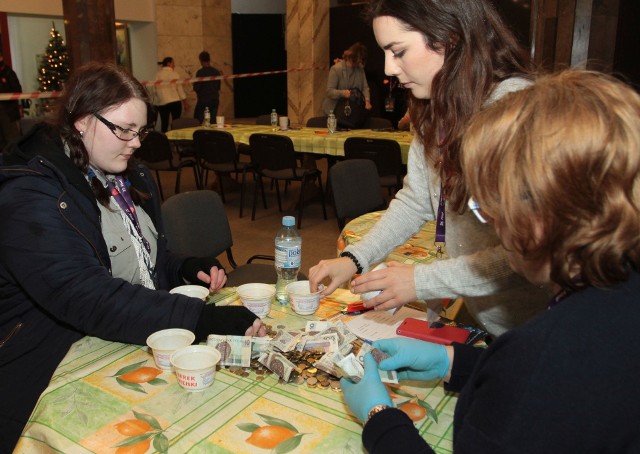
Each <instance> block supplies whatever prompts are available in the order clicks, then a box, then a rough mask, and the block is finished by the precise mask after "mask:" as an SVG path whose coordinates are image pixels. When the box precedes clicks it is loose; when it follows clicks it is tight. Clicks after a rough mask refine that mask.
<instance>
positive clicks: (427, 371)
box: [373, 338, 449, 380]
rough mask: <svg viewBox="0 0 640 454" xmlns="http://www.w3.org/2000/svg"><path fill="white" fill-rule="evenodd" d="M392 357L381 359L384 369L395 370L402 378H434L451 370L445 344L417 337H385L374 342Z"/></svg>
mask: <svg viewBox="0 0 640 454" xmlns="http://www.w3.org/2000/svg"><path fill="white" fill-rule="evenodd" d="M373 346H374V347H375V348H378V349H380V350H382V351H383V352H385V353H386V354H388V355H391V357H390V358H387V359H385V360H382V361H380V364H378V367H379V368H380V369H382V370H395V371H397V372H398V378H399V379H400V380H433V379H434V378H443V377H444V376H445V375H447V372H448V371H449V356H448V355H447V349H446V348H445V346H444V345H439V344H434V343H431V342H425V341H421V340H417V339H407V338H394V339H383V340H379V341H375V342H374V343H373Z"/></svg>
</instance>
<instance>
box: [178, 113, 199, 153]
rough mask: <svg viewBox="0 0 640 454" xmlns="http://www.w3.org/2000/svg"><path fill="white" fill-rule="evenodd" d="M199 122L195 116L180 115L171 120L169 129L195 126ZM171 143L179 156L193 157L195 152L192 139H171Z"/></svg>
mask: <svg viewBox="0 0 640 454" xmlns="http://www.w3.org/2000/svg"><path fill="white" fill-rule="evenodd" d="M198 126H200V122H199V121H198V120H197V119H196V118H189V117H180V118H176V119H175V120H172V121H171V129H184V128H197V127H198ZM171 143H172V144H173V145H174V146H175V147H176V152H177V153H178V154H179V155H180V156H181V157H183V158H184V157H190V158H192V157H194V156H195V155H196V152H195V150H194V148H193V140H181V139H179V140H172V141H171Z"/></svg>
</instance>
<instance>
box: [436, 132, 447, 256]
mask: <svg viewBox="0 0 640 454" xmlns="http://www.w3.org/2000/svg"><path fill="white" fill-rule="evenodd" d="M443 135H444V131H443V130H441V131H440V137H443ZM443 143H444V138H442V139H440V156H442V152H443V150H442V144H443ZM441 165H442V164H441ZM445 212H446V200H445V198H444V182H442V181H441V182H440V200H439V202H438V214H437V217H436V241H435V243H434V244H435V245H436V246H437V250H436V257H437V258H441V257H442V254H443V251H442V246H444V245H445V243H446V242H445V232H446V222H445Z"/></svg>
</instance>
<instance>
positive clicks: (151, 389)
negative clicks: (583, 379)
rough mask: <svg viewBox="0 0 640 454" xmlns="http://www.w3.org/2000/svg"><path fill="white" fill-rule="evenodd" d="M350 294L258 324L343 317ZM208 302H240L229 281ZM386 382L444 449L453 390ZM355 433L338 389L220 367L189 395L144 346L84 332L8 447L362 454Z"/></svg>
mask: <svg viewBox="0 0 640 454" xmlns="http://www.w3.org/2000/svg"><path fill="white" fill-rule="evenodd" d="M353 298H357V297H356V296H354V295H352V294H351V293H350V292H348V291H346V290H342V289H338V290H336V292H334V293H333V294H332V295H331V296H330V297H327V298H324V299H323V300H322V301H321V306H320V309H319V310H318V311H317V312H316V313H315V314H314V315H312V316H300V315H297V314H295V313H293V312H292V311H291V309H290V308H289V307H287V306H281V305H279V304H274V305H273V306H272V310H271V313H270V314H269V316H268V317H267V318H266V319H265V322H266V323H268V324H270V325H272V326H273V327H274V328H275V327H277V326H285V327H290V328H304V327H305V325H306V322H307V321H308V320H318V319H327V318H330V317H334V316H336V315H337V317H348V316H347V315H342V313H341V310H343V309H344V308H345V306H346V303H348V302H350V301H351V300H352V299H353ZM210 299H211V302H216V304H221V305H224V304H240V303H239V301H238V297H237V294H236V292H235V289H234V288H228V289H223V290H222V291H221V292H219V293H218V294H216V295H214V296H213V297H211V298H210ZM389 386H390V388H389V389H390V391H391V393H392V397H393V398H394V402H395V403H396V405H397V406H403V405H404V406H405V407H404V408H405V409H407V410H409V412H410V413H411V414H412V415H413V418H414V419H415V425H416V427H417V428H418V429H419V431H420V433H421V434H422V435H423V436H424V437H425V439H426V440H427V441H428V442H429V444H430V445H431V446H432V447H433V448H434V449H435V450H436V452H438V453H451V452H452V421H453V412H454V407H455V403H456V396H455V395H452V394H449V393H446V392H445V391H444V390H443V387H442V386H441V384H439V383H438V382H436V381H434V382H421V383H418V382H403V383H402V384H401V386H398V385H389ZM361 432H362V427H361V425H360V423H359V422H358V421H357V420H356V419H355V418H354V417H353V416H352V415H351V414H350V412H349V410H348V408H347V407H346V405H345V402H344V400H343V396H342V393H341V392H340V391H335V390H331V389H330V388H327V389H321V388H310V387H308V386H306V385H296V384H292V383H282V382H279V380H278V379H277V377H276V376H275V375H269V376H266V377H265V378H264V379H262V380H259V379H258V378H257V375H256V373H255V372H254V371H251V372H250V373H249V376H247V377H241V376H238V375H236V374H234V373H232V372H231V371H229V370H227V369H225V368H220V369H219V370H218V372H217V373H216V377H215V381H214V383H213V385H212V386H211V387H210V388H208V389H206V390H205V391H203V392H199V393H192V392H188V391H186V390H184V389H183V388H181V387H180V385H179V384H178V383H177V381H176V377H175V375H174V374H173V373H172V372H169V371H160V370H159V369H156V368H155V364H154V361H153V357H152V354H151V353H150V352H149V351H148V349H147V347H145V346H139V345H128V344H122V343H118V342H108V341H104V340H101V339H98V338H95V337H85V338H83V339H81V340H79V341H78V342H76V343H75V344H74V345H73V347H72V348H71V349H70V351H69V353H68V354H67V356H66V357H65V359H64V360H63V361H62V363H61V364H60V365H59V367H58V368H57V370H56V371H55V374H54V376H53V378H52V379H51V382H50V384H49V387H48V388H47V389H46V390H45V391H44V393H43V394H42V396H41V397H40V400H39V402H38V404H37V406H36V408H35V410H34V411H33V414H32V415H31V417H30V420H29V423H28V425H27V427H26V428H25V430H24V432H23V434H22V437H21V439H20V441H19V443H18V446H17V447H16V450H15V452H18V453H33V452H38V453H60V452H65V453H67V452H68V453H71V452H72V453H116V452H119V453H123V452H130V453H132V452H137V453H147V452H173V453H192V454H200V453H260V452H265V453H268V452H276V453H288V452H293V453H309V452H318V453H338V452H339V453H362V452H363V447H362V443H361V438H360V437H361ZM125 448H126V449H125Z"/></svg>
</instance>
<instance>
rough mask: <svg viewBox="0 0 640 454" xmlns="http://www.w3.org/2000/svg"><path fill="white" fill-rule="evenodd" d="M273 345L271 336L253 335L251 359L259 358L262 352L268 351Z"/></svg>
mask: <svg viewBox="0 0 640 454" xmlns="http://www.w3.org/2000/svg"><path fill="white" fill-rule="evenodd" d="M270 347H271V338H270V337H268V336H264V337H252V338H251V359H257V358H259V357H260V354H261V353H263V352H266V351H267V350H269V349H270Z"/></svg>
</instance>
